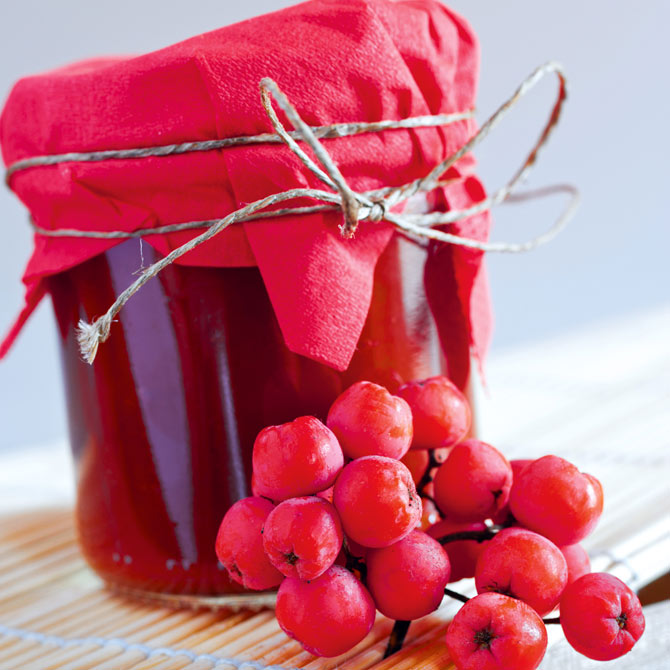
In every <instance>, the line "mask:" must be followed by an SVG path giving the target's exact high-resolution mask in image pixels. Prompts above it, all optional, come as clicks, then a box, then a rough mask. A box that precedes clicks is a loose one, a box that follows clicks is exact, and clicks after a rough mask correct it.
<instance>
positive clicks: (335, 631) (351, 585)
mask: <svg viewBox="0 0 670 670" xmlns="http://www.w3.org/2000/svg"><path fill="white" fill-rule="evenodd" d="M276 616H277V622H278V623H279V625H280V627H281V629H282V630H283V631H284V632H285V633H286V634H287V635H288V636H289V637H292V638H294V639H296V640H298V642H300V644H302V646H303V647H304V648H305V649H306V650H307V651H308V652H310V653H311V654H314V655H315V656H339V655H340V654H343V653H344V652H345V651H349V649H351V648H352V647H354V646H355V645H357V644H358V643H359V642H360V641H361V640H362V639H363V638H364V637H365V636H366V635H367V634H368V633H369V632H370V629H371V628H372V624H373V623H374V621H375V605H374V603H373V601H372V598H371V597H370V594H369V593H368V591H367V589H366V588H365V587H364V586H363V585H362V584H361V583H360V582H359V581H358V580H357V579H356V577H354V576H353V575H352V574H351V572H349V571H348V570H345V569H344V568H342V567H339V566H337V565H335V566H333V567H332V568H330V569H329V570H327V571H326V572H325V573H324V574H323V575H321V577H319V578H317V579H314V580H312V581H310V582H303V581H301V580H299V579H295V578H294V577H287V578H286V579H285V580H284V581H283V582H282V584H281V586H280V587H279V591H278V593H277V609H276Z"/></svg>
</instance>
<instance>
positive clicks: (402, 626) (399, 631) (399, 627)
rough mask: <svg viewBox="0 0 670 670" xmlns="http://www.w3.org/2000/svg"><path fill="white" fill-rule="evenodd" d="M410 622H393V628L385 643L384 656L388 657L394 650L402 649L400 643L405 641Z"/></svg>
mask: <svg viewBox="0 0 670 670" xmlns="http://www.w3.org/2000/svg"><path fill="white" fill-rule="evenodd" d="M411 623H412V622H411V621H396V622H395V623H394V624H393V629H392V630H391V634H390V635H389V642H388V644H387V645H386V651H385V652H384V658H388V657H389V656H391V655H392V654H395V653H396V651H400V650H401V649H402V644H403V642H404V641H405V636H406V635H407V631H408V630H409V625H410V624H411Z"/></svg>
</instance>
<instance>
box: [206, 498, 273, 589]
mask: <svg viewBox="0 0 670 670" xmlns="http://www.w3.org/2000/svg"><path fill="white" fill-rule="evenodd" d="M273 509H274V505H273V504H272V503H271V502H270V501H269V500H266V499H265V498H258V497H250V498H243V499H242V500H238V501H237V502H236V503H235V504H234V505H233V506H232V507H231V508H230V509H229V510H228V511H227V512H226V515H225V516H224V517H223V521H222V522H221V526H220V527H219V532H218V534H217V536H216V545H215V549H216V555H217V557H218V559H219V561H221V563H222V564H223V566H224V567H225V568H226V570H227V571H228V574H229V575H230V578H231V579H233V580H234V581H236V582H238V583H239V584H242V586H244V587H246V588H248V589H255V590H263V589H270V588H272V587H273V586H277V585H278V584H279V583H280V582H281V581H282V579H284V575H282V574H281V572H279V570H277V568H275V567H274V565H272V563H270V560H269V559H268V557H267V555H266V553H265V551H264V550H263V535H262V529H263V525H264V524H265V520H266V519H267V517H268V515H269V514H270V513H271V512H272V510H273Z"/></svg>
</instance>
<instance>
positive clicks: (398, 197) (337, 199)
mask: <svg viewBox="0 0 670 670" xmlns="http://www.w3.org/2000/svg"><path fill="white" fill-rule="evenodd" d="M549 73H555V74H556V76H557V77H558V80H559V89H558V95H557V98H556V101H555V103H554V106H553V108H552V111H551V114H550V116H549V119H548V121H547V123H546V124H545V126H544V128H543V130H542V133H541V134H540V137H539V139H538V140H537V142H536V143H535V145H534V147H533V148H532V150H531V152H530V153H529V154H528V156H527V157H526V159H525V160H524V162H523V163H522V165H521V167H520V168H519V169H518V170H517V171H516V173H514V175H513V176H512V178H511V179H510V180H509V181H508V182H507V183H506V184H505V185H504V186H502V187H501V188H499V189H498V190H497V191H496V192H494V193H493V194H492V195H490V196H488V197H487V198H485V199H483V200H481V201H480V202H478V203H476V204H475V205H472V206H471V207H468V208H465V209H461V210H451V211H448V212H430V213H428V214H411V213H406V214H402V213H397V212H394V211H393V207H394V206H396V205H398V204H400V203H403V202H405V201H407V200H408V199H409V198H411V197H412V196H414V195H416V194H417V193H428V192H430V191H432V190H434V189H435V188H437V187H439V186H441V185H443V184H445V183H446V182H441V181H440V177H441V176H442V175H443V174H444V173H445V172H446V171H447V170H448V169H449V168H450V167H451V166H452V165H454V164H455V163H456V162H457V161H458V160H459V159H461V158H462V157H463V156H464V155H465V154H466V153H468V152H469V151H471V150H472V149H473V148H474V147H475V146H476V145H478V144H479V143H480V142H481V141H482V140H483V139H484V138H485V137H486V136H487V135H488V134H489V133H490V132H491V131H492V130H493V128H494V127H495V126H497V125H498V123H499V122H500V121H501V120H502V118H503V117H504V116H505V115H506V114H507V113H508V112H509V111H510V109H511V108H512V107H513V106H514V105H516V103H517V102H518V101H519V100H520V99H521V98H522V97H523V96H524V95H525V94H526V93H527V92H528V91H529V90H530V89H532V88H533V87H534V86H535V85H536V84H537V83H538V82H539V81H540V80H541V79H542V78H543V77H544V76H545V75H547V74H549ZM260 94H261V103H262V105H263V107H264V109H265V112H266V114H267V116H268V119H269V120H270V123H271V124H272V127H273V128H274V131H275V133H263V134H260V135H253V136H241V137H230V138H223V139H219V140H206V141H199V142H185V143H182V144H172V145H165V146H156V147H140V148H136V149H123V150H105V151H93V152H81V153H67V154H59V155H49V156H36V157H33V158H27V159H24V160H21V161H17V162H16V163H13V164H12V165H10V166H9V167H8V169H7V172H6V175H5V179H6V182H7V183H9V181H10V178H11V176H12V175H13V174H14V173H15V172H18V171H19V170H25V169H29V168H34V167H39V166H43V165H55V164H58V163H64V162H72V161H104V160H111V159H134V158H144V157H148V156H167V155H173V154H179V153H187V152H192V151H210V150H216V149H221V148H225V147H229V146H240V145H245V144H259V143H279V142H283V143H284V144H286V146H288V148H289V149H290V150H291V151H292V152H293V153H294V154H295V155H296V156H297V157H298V159H299V160H300V161H301V162H302V164H303V165H304V166H305V167H306V168H307V169H308V170H309V171H310V172H312V174H314V175H315V176H316V177H317V178H318V179H319V181H321V182H322V183H323V184H324V185H325V186H326V187H327V188H328V189H329V190H323V189H315V188H295V189H290V190H288V191H283V192H281V193H274V194H271V195H268V196H266V197H264V198H261V199H260V200H256V201H255V202H252V203H250V204H248V205H245V206H244V207H242V208H240V209H238V210H236V211H234V212H231V213H230V214H228V215H226V216H225V217H223V218H222V219H219V220H215V221H192V222H188V223H179V224H170V225H165V226H157V227H155V228H147V229H139V230H135V231H132V232H127V231H104V232H103V231H84V230H73V229H58V230H48V229H45V228H41V227H39V226H37V225H36V224H35V223H34V222H33V227H34V228H35V230H36V232H37V233H39V234H41V235H47V236H51V237H89V238H104V239H119V238H130V237H139V238H142V237H144V236H148V235H156V234H165V233H170V232H176V231H180V230H189V229H194V228H207V230H206V231H205V232H203V233H201V234H200V235H198V236H196V237H194V238H193V239H191V240H190V241H188V242H186V243H185V244H183V245H182V246H180V247H178V248H176V249H174V250H173V251H172V252H170V253H169V254H168V255H167V256H165V257H164V258H162V259H161V260H159V261H157V262H156V263H153V264H152V265H150V266H149V267H147V268H146V269H145V270H144V271H143V272H142V273H141V274H140V276H139V277H138V278H137V280H135V282H133V283H132V284H131V285H130V286H129V287H128V288H127V289H125V291H123V292H122V293H121V294H120V295H119V296H118V298H117V299H116V300H115V301H114V303H113V304H112V305H111V307H110V308H109V309H108V310H107V312H105V314H103V315H102V316H101V317H99V318H97V319H95V321H93V323H87V322H85V321H83V320H82V321H80V322H79V325H78V331H77V337H78V341H79V346H80V350H81V354H82V357H83V358H84V359H85V360H86V361H88V362H89V363H92V362H93V361H94V359H95V356H96V354H97V351H98V346H99V345H100V343H101V342H104V341H105V340H107V338H108V337H109V334H110V329H111V325H112V322H113V320H114V317H115V316H116V315H117V314H118V312H119V311H120V310H121V309H122V308H123V306H124V305H125V303H126V302H127V301H128V300H129V299H130V298H131V297H132V296H133V295H134V294H135V293H137V291H139V290H140V289H141V288H142V286H143V285H144V284H146V282H147V281H149V280H150V279H152V278H153V277H155V276H156V275H157V274H158V273H159V272H161V271H162V270H163V269H164V268H165V267H167V266H168V265H170V264H171V263H173V262H174V261H175V260H176V259H177V258H179V257H180V256H183V255H184V254H186V253H188V252H189V251H191V250H192V249H195V248H196V247H197V246H199V245H200V244H203V243H204V242H206V241H207V240H209V239H211V238H212V237H214V236H216V235H218V234H219V233H220V232H221V231H222V230H224V229H226V228H227V227H228V226H230V225H233V224H235V223H239V222H242V221H251V220H255V219H260V218H271V217H276V216H286V215H292V216H296V215H300V214H307V213H313V212H318V211H331V210H340V211H341V212H342V215H343V223H342V224H341V225H340V232H341V234H342V236H343V237H345V238H351V237H353V236H354V234H355V232H356V230H357V228H358V225H359V223H360V222H361V221H368V222H370V223H371V224H375V223H379V222H381V221H386V222H388V223H390V224H392V225H393V226H394V227H395V228H396V230H397V231H398V232H400V233H401V234H403V235H405V236H406V237H409V238H410V239H412V240H414V241H421V240H436V241H438V242H443V243H447V244H455V245H458V246H463V247H468V248H471V249H477V250H480V251H496V252H507V253H518V252H524V251H530V250H532V249H535V248H536V247H538V246H540V245H541V244H545V243H546V242H548V241H549V240H551V239H552V238H554V237H555V236H556V235H557V234H558V233H559V232H560V231H561V230H562V229H563V228H564V227H565V225H566V224H567V223H568V221H569V220H570V218H572V216H573V214H574V212H575V210H576V207H577V204H578V199H579V196H578V193H577V191H576V189H575V188H574V187H573V186H570V185H556V186H550V187H546V188H543V189H538V190H536V191H529V192H526V193H522V194H514V193H513V191H514V190H515V188H516V187H517V186H518V185H519V184H520V183H521V182H522V181H523V180H524V179H525V178H526V177H527V175H528V173H529V171H530V169H531V168H532V166H533V165H534V164H535V162H536V160H537V156H538V153H539V151H540V149H541V148H542V147H543V146H544V145H545V144H546V142H547V140H548V138H549V136H550V135H551V132H552V131H553V129H554V128H555V126H556V124H557V122H558V119H559V116H560V113H561V110H562V107H563V103H564V102H565V99H566V81H565V75H564V73H563V70H562V68H561V66H560V65H559V64H558V63H556V62H553V61H552V62H548V63H546V64H544V65H542V66H540V67H539V68H537V69H536V70H535V71H534V72H532V73H531V74H530V75H529V76H528V77H527V78H526V79H525V80H524V81H523V82H522V83H521V85H520V86H519V87H518V88H517V89H516V91H515V92H514V93H513V94H512V96H511V97H510V98H509V99H508V100H507V101H505V102H504V103H503V104H502V105H501V106H500V107H499V108H498V110H497V111H496V112H495V113H494V114H493V115H492V116H491V117H489V119H488V120H487V121H486V122H485V123H484V124H483V125H482V126H481V128H480V129H479V131H478V132H477V133H476V134H475V135H473V136H472V138H470V140H468V141H467V142H466V143H465V144H464V145H463V146H462V147H461V148H460V149H459V150H458V151H456V152H455V153H454V154H452V155H450V156H447V157H446V158H444V160H442V161H441V162H440V163H439V164H438V165H436V166H435V167H434V168H433V169H432V170H431V171H430V172H429V173H428V174H427V175H426V176H425V177H422V178H420V179H416V180H414V181H412V182H410V183H408V184H404V185H402V186H394V187H386V188H381V189H377V190H375V191H367V192H364V193H359V192H357V191H354V190H353V189H352V188H351V187H350V186H349V184H348V183H347V182H346V180H345V179H344V177H343V175H342V173H341V172H340V170H339V168H338V167H337V165H336V164H335V162H334V161H333V159H332V158H331V156H330V154H329V153H328V152H327V151H326V149H325V147H324V145H323V144H322V142H321V139H331V138H337V137H346V136H351V135H357V134H361V133H371V132H381V131H384V130H393V129H399V128H427V127H437V126H444V125H448V124H451V123H455V122H457V121H462V120H464V119H469V118H472V116H473V111H472V110H467V111H464V112H457V113H453V114H436V115H431V116H417V117H410V118H407V119H402V120H386V121H377V122H371V123H337V124H332V125H329V126H316V127H312V126H310V125H308V124H307V123H305V122H304V121H303V119H302V118H301V117H300V115H299V114H298V112H297V111H296V109H295V108H294V107H293V105H292V104H291V103H290V102H289V100H288V98H287V97H286V96H285V95H284V93H283V92H282V91H281V89H280V88H279V86H278V85H277V84H276V82H275V81H273V80H272V79H269V78H264V79H262V80H261V82H260ZM273 100H274V102H276V104H277V105H278V106H279V108H280V109H281V110H282V111H283V112H284V114H285V115H286V117H287V118H288V120H289V121H290V122H291V124H292V125H293V127H294V130H293V131H291V132H289V131H287V130H286V128H285V127H284V125H283V124H282V122H281V121H280V120H279V117H278V116H277V113H276V112H275V109H274V107H273V104H272V103H273ZM298 140H300V141H302V142H304V143H305V144H307V146H309V148H310V149H311V150H312V153H313V155H314V157H315V158H316V161H318V163H317V162H316V161H314V160H313V159H312V158H311V157H310V156H309V155H308V154H307V153H306V152H305V151H304V150H303V149H302V148H301V147H300V145H299V144H298ZM555 193H567V194H569V195H570V196H571V199H570V202H569V204H568V205H567V207H566V208H565V209H564V210H563V212H562V213H561V215H560V216H559V218H558V219H557V220H556V221H555V223H554V224H553V225H552V226H551V228H549V230H547V231H546V232H544V233H543V234H541V235H539V236H538V237H535V238H533V239H531V240H529V241H527V242H521V243H507V242H480V241H479V240H475V239H470V238H465V237H461V236H459V235H454V234H452V233H448V232H446V231H444V230H439V229H437V226H444V225H446V224H450V223H454V222H456V221H460V220H462V219H466V218H468V217H470V216H473V215H474V214H478V213H480V212H483V211H486V210H489V209H491V208H492V207H494V206H496V205H498V204H500V203H502V202H504V201H508V202H513V201H517V202H518V201H523V200H527V199H529V198H534V197H543V196H547V195H552V194H555ZM298 198H311V199H313V200H317V201H319V202H320V203H322V204H318V205H311V206H306V207H286V208H283V209H273V210H268V208H269V207H271V206H273V205H276V204H277V203H280V202H285V201H289V200H296V199H298Z"/></svg>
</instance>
